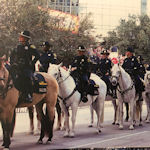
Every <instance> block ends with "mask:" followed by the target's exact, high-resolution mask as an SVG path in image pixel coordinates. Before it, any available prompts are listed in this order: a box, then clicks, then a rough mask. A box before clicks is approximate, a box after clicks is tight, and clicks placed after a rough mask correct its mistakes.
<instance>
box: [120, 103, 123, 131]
mask: <svg viewBox="0 0 150 150" xmlns="http://www.w3.org/2000/svg"><path fill="white" fill-rule="evenodd" d="M119 129H123V102H122V100H119Z"/></svg>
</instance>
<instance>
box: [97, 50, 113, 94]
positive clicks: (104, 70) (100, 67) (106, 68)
mask: <svg viewBox="0 0 150 150" xmlns="http://www.w3.org/2000/svg"><path fill="white" fill-rule="evenodd" d="M101 54H102V55H109V52H108V51H107V50H103V51H102V52H101ZM111 68H112V62H111V60H110V59H109V58H107V57H106V58H101V59H100V60H99V63H98V64H97V74H98V75H99V76H100V77H101V79H102V80H103V81H104V82H105V83H106V85H107V93H108V94H109V95H112V96H114V97H115V92H114V93H113V90H114V89H113V88H114V87H112V85H111V82H110V76H111ZM110 90H111V91H110ZM113 94H114V95H113Z"/></svg>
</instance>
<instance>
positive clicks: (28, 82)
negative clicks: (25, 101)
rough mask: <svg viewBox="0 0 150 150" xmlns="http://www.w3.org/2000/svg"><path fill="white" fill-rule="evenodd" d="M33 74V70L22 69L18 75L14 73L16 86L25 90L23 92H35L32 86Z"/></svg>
mask: <svg viewBox="0 0 150 150" xmlns="http://www.w3.org/2000/svg"><path fill="white" fill-rule="evenodd" d="M32 76H33V71H32V70H27V69H25V70H20V72H19V73H18V74H17V75H16V74H13V80H14V84H15V87H16V88H17V89H18V90H20V91H21V92H23V94H25V95H26V94H31V95H32V93H33V88H32V86H33V85H32Z"/></svg>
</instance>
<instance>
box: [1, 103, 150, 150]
mask: <svg viewBox="0 0 150 150" xmlns="http://www.w3.org/2000/svg"><path fill="white" fill-rule="evenodd" d="M145 115H146V106H145V105H143V119H144V116H145ZM112 120H113V107H112V106H111V105H110V103H108V105H107V102H106V107H105V117H104V123H103V128H102V132H101V133H100V134H97V132H96V128H95V127H96V116H95V123H94V127H93V128H89V127H88V125H89V123H90V111H89V107H87V106H85V107H82V108H79V109H78V113H77V120H76V128H75V131H76V135H75V137H74V138H64V137H63V134H64V131H54V137H53V140H52V143H51V144H43V145H38V144H36V142H37V140H38V137H39V136H33V135H29V134H28V130H29V118H28V113H26V111H25V110H24V111H23V112H22V113H17V122H16V128H15V134H14V137H13V138H12V144H11V146H10V148H11V150H50V149H52V150H54V149H76V148H80V149H82V148H91V149H92V148H107V149H108V148H125V147H147V148H148V147H149V148H148V149H150V124H146V123H145V122H143V126H138V125H136V126H135V130H129V129H128V127H129V123H128V122H125V123H124V129H123V130H119V129H118V126H117V125H112V124H111V123H112ZM35 124H36V119H35ZM55 126H56V124H55ZM0 135H2V133H1V131H0ZM46 140H47V139H46V138H45V139H44V142H45V141H46ZM0 142H2V136H1V138H0Z"/></svg>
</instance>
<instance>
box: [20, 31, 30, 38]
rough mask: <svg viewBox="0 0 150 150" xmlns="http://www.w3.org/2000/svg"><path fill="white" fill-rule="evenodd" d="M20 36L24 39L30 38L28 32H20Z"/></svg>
mask: <svg viewBox="0 0 150 150" xmlns="http://www.w3.org/2000/svg"><path fill="white" fill-rule="evenodd" d="M20 35H21V36H23V37H26V38H28V39H30V38H31V37H30V32H29V31H27V30H25V31H23V32H21V33H20Z"/></svg>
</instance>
